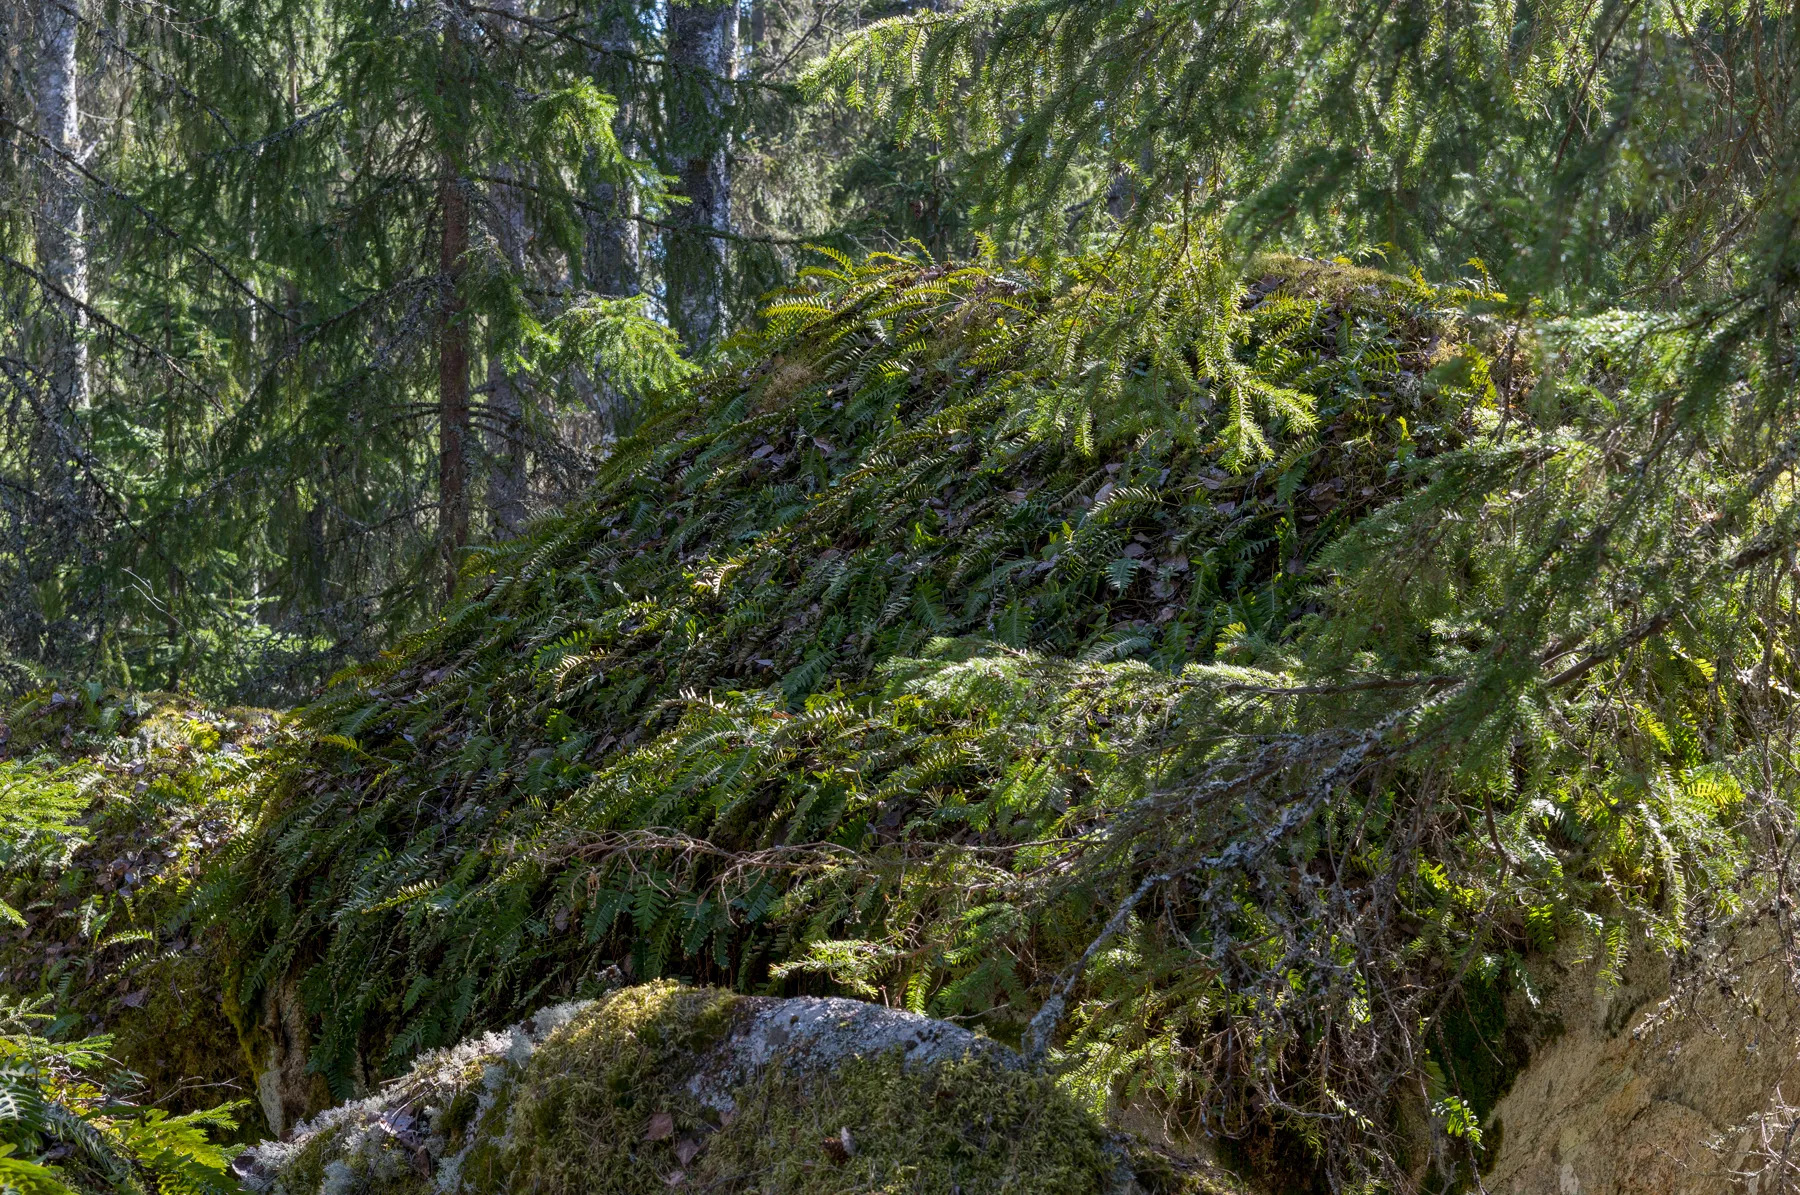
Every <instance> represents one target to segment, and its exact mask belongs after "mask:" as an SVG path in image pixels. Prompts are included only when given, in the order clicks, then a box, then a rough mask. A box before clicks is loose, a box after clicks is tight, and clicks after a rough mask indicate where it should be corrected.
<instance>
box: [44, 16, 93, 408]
mask: <svg viewBox="0 0 1800 1195" xmlns="http://www.w3.org/2000/svg"><path fill="white" fill-rule="evenodd" d="M37 18H38V36H39V57H38V77H37V95H36V97H35V99H36V103H37V117H38V132H39V134H40V135H41V136H42V137H43V138H44V142H45V145H46V148H45V149H44V151H43V171H42V178H43V200H42V206H41V208H40V210H39V215H38V221H37V258H38V269H39V271H40V272H41V273H42V274H43V275H44V278H45V280H46V281H47V282H48V284H49V285H48V286H47V287H46V289H47V291H48V292H49V293H48V294H47V295H46V299H47V301H48V305H49V307H50V309H51V310H52V311H53V312H55V316H54V318H53V319H52V320H51V321H50V330H49V352H48V369H47V373H48V376H49V380H50V390H51V394H52V396H53V398H54V400H55V402H56V405H57V407H58V409H60V410H70V411H80V410H85V409H86V408H87V405H88V348H87V323H88V320H87V301H88V262H87V239H86V228H85V227H84V225H85V224H86V220H87V213H86V211H85V210H84V207H83V202H82V189H81V179H80V175H79V174H78V173H77V172H76V169H75V164H76V163H79V162H80V161H81V160H82V158H83V147H82V144H81V105H80V96H79V84H80V75H79V73H78V69H77V66H76V60H75V46H76V35H77V33H78V31H79V28H80V19H79V18H80V14H79V12H78V10H77V0H39V4H38V11H37Z"/></svg>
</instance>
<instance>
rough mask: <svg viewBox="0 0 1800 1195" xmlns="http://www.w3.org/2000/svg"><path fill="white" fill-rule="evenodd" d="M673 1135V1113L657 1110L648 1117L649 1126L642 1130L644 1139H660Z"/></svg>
mask: <svg viewBox="0 0 1800 1195" xmlns="http://www.w3.org/2000/svg"><path fill="white" fill-rule="evenodd" d="M674 1135H675V1117H674V1114H673V1113H669V1112H658V1113H657V1114H656V1115H655V1116H652V1117H651V1118H650V1127H649V1128H647V1129H645V1130H644V1140H646V1141H661V1140H664V1139H665V1138H668V1137H673V1136H674Z"/></svg>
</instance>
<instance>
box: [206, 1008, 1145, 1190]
mask: <svg viewBox="0 0 1800 1195" xmlns="http://www.w3.org/2000/svg"><path fill="white" fill-rule="evenodd" d="M237 1171H238V1173H239V1175H240V1177H241V1178H242V1179H243V1180H244V1182H245V1185H246V1186H248V1187H250V1188H251V1189H252V1190H254V1191H257V1192H263V1193H266V1195H402V1193H404V1195H414V1193H416V1195H426V1193H429V1192H437V1193H440V1195H455V1193H466V1195H500V1193H502V1192H527V1191H529V1192H533V1193H534V1195H574V1193H576V1192H580V1193H582V1195H637V1193H649V1192H658V1193H666V1192H669V1191H671V1190H674V1191H692V1192H710V1193H718V1195H725V1193H728V1192H745V1193H748V1192H759V1193H766V1195H811V1193H820V1195H823V1193H825V1192H833V1193H836V1192H844V1191H858V1192H894V1193H895V1195H898V1193H899V1192H934V1193H942V1195H951V1193H953V1192H961V1193H962V1195H981V1193H985V1192H1000V1191H1007V1192H1018V1193H1029V1192H1044V1193H1046V1195H1048V1193H1051V1192H1054V1193H1056V1195H1081V1193H1083V1192H1093V1193H1094V1195H1104V1193H1123V1192H1128V1191H1134V1190H1137V1189H1139V1188H1138V1185H1137V1182H1136V1179H1135V1177H1134V1175H1133V1173H1132V1169H1131V1167H1130V1165H1129V1164H1128V1162H1127V1160H1126V1154H1125V1153H1124V1151H1122V1150H1121V1149H1119V1148H1118V1147H1117V1146H1116V1145H1115V1144H1113V1143H1112V1142H1111V1141H1110V1140H1109V1138H1108V1136H1107V1134H1106V1133H1105V1131H1104V1130H1103V1129H1102V1128H1101V1126H1100V1124H1099V1122H1098V1121H1097V1120H1096V1119H1095V1118H1094V1117H1093V1116H1092V1115H1090V1114H1089V1112H1088V1111H1087V1110H1086V1109H1084V1108H1082V1107H1080V1106H1079V1105H1077V1104H1076V1103H1074V1102H1073V1101H1072V1100H1070V1099H1069V1098H1068V1096H1067V1095H1066V1094H1064V1093H1063V1092H1062V1091H1061V1090H1059V1089H1058V1087H1057V1086H1056V1084H1055V1083H1054V1082H1053V1081H1051V1080H1049V1079H1047V1078H1044V1077H1042V1076H1039V1075H1035V1074H1032V1073H1030V1072H1029V1071H1027V1070H1026V1069H1025V1068H1024V1067H1022V1066H1021V1065H1020V1062H1019V1059H1018V1056H1017V1055H1015V1054H1014V1053H1012V1051H1010V1050H1007V1049H1006V1048H1004V1047H1002V1046H1000V1045H997V1044H995V1043H994V1042H992V1041H990V1040H988V1039H986V1038H982V1037H979V1036H977V1035H976V1034H973V1033H970V1032H969V1031H967V1030H965V1029H961V1028H958V1027H957V1026H954V1025H950V1024H947V1023H945V1022H943V1021H936V1020H932V1019H930V1018H928V1017H922V1016H915V1015H913V1014H910V1013H904V1012H896V1011H894V1010H891V1009H886V1008H882V1007H879V1006H876V1005H871V1004H864V1003H861V1002H859V1001H854V1000H842V999H807V998H802V999H791V1000H774V999H763V998H756V997H744V996H737V995H733V994H731V993H728V992H723V991H719V990H716V989H709V988H688V987H681V986H678V985H676V984H673V983H653V984H647V985H644V986H640V987H631V988H624V989H621V990H618V991H615V992H613V993H611V994H609V995H607V996H604V997H602V998H601V999H599V1000H597V1001H592V1002H587V1003H580V1004H567V1005H562V1006H559V1007H556V1008H552V1009H547V1010H545V1011H543V1012H541V1013H539V1014H538V1015H537V1016H535V1017H533V1018H532V1019H531V1020H530V1021H529V1022H528V1023H526V1024H524V1025H520V1026H518V1027H515V1028H513V1029H510V1030H508V1031H506V1032H503V1033H492V1034H488V1035H487V1036H486V1037H482V1038H479V1039H476V1040H472V1041H468V1042H465V1043H463V1044H462V1045H459V1046H457V1047H455V1048H453V1049H450V1050H442V1051H438V1052H435V1053H432V1054H429V1055H427V1056H425V1057H423V1058H422V1059H420V1061H419V1062H418V1064H417V1065H416V1066H415V1067H414V1068H413V1070H412V1072H411V1073H410V1074H409V1075H407V1076H406V1077H405V1078H404V1079H401V1080H399V1081H398V1082H396V1083H394V1084H392V1085H390V1086H389V1087H388V1088H387V1089H385V1090H384V1091H382V1092H381V1093H379V1094H377V1095H375V1096H372V1097H370V1098H368V1099H364V1100H361V1101H357V1102H355V1103H350V1104H346V1105H342V1106H340V1107H337V1108H334V1109H332V1110H330V1111H328V1112H326V1113H324V1114H322V1115H320V1116H318V1117H316V1118H315V1119H313V1120H312V1121H310V1122H308V1123H306V1124H303V1125H301V1126H299V1128H297V1129H296V1130H295V1132H294V1134H293V1135H292V1137H291V1139H290V1140H287V1141H282V1142H265V1143H263V1144H262V1145H260V1146H258V1147H256V1148H255V1149H253V1150H251V1151H249V1152H248V1153H247V1154H245V1155H244V1157H242V1158H240V1159H239V1161H238V1164H237Z"/></svg>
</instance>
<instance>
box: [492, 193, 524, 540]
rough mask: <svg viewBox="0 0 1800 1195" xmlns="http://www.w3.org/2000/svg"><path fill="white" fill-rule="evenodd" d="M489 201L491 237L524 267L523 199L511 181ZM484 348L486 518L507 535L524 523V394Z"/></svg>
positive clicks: (516, 268)
mask: <svg viewBox="0 0 1800 1195" xmlns="http://www.w3.org/2000/svg"><path fill="white" fill-rule="evenodd" d="M495 174H496V175H498V176H499V177H501V178H511V177H512V170H511V168H510V167H507V166H499V167H496V168H495ZM490 202H491V203H492V204H493V209H494V215H495V226H494V233H495V239H496V240H497V241H499V243H500V251H501V253H503V254H504V255H505V256H506V261H507V264H508V265H509V266H511V267H512V270H513V272H514V273H515V274H521V275H522V274H523V273H524V272H525V204H524V201H523V197H522V196H521V195H520V193H519V189H518V188H517V187H509V186H497V187H495V188H494V189H493V192H492V196H491V200H490ZM498 347H499V346H498V345H495V346H492V347H491V348H490V350H489V352H488V364H487V380H488V411H489V413H490V416H491V419H490V426H489V429H488V433H487V440H488V454H487V457H488V483H487V500H488V521H489V523H490V524H491V527H492V534H493V535H494V536H495V537H496V538H499V539H511V538H512V537H513V536H515V535H517V534H518V533H519V531H520V529H521V528H522V527H524V525H525V515H526V508H525V396H524V394H523V392H522V390H521V387H520V385H519V379H518V377H517V376H516V375H514V374H513V372H512V371H511V370H509V369H507V368H506V365H505V363H504V362H503V361H502V360H501V359H500V354H499V353H498V352H495V351H493V350H494V349H497V348H498Z"/></svg>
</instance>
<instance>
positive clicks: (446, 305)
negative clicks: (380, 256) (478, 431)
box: [438, 159, 469, 596]
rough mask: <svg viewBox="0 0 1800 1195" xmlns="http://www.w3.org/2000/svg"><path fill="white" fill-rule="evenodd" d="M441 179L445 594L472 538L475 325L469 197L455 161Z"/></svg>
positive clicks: (440, 342) (441, 502) (440, 392)
mask: <svg viewBox="0 0 1800 1195" xmlns="http://www.w3.org/2000/svg"><path fill="white" fill-rule="evenodd" d="M443 168H444V176H443V179H442V181H441V182H439V184H438V203H439V207H440V208H441V212H442V221H443V230H442V234H441V239H440V242H439V251H438V264H439V269H440V270H441V271H442V274H443V279H444V289H445V292H446V293H445V296H444V302H443V307H442V309H441V312H440V314H439V316H438V534H439V536H440V539H441V542H442V545H443V553H444V585H445V594H446V596H448V594H449V593H450V592H451V591H452V590H454V589H455V588H456V557H457V553H458V552H459V551H460V550H461V549H462V547H463V546H464V545H465V544H467V543H468V542H469V494H468V462H467V460H466V458H465V456H464V448H465V446H466V441H467V439H468V434H469V325H468V320H467V319H466V318H465V315H466V308H467V302H466V300H465V299H464V297H463V294H462V273H463V258H464V256H465V254H466V253H467V252H468V248H469V201H468V196H467V194H465V193H464V191H463V182H462V180H461V179H460V178H458V177H457V176H456V173H455V171H456V166H455V163H453V162H451V161H449V160H447V159H446V160H445V162H444V163H443Z"/></svg>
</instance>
